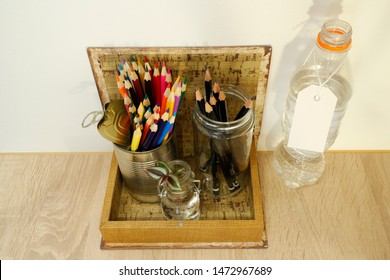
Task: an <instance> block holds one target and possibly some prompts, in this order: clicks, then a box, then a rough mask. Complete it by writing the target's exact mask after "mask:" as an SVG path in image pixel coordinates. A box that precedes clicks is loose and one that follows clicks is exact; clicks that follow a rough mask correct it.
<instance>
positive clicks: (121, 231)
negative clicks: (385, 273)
mask: <svg viewBox="0 0 390 280" xmlns="http://www.w3.org/2000/svg"><path fill="white" fill-rule="evenodd" d="M87 52H88V57H89V60H90V63H91V68H92V72H93V75H94V78H95V82H96V86H97V89H98V93H99V98H100V101H101V104H102V107H104V105H105V104H106V103H107V102H110V101H111V100H116V99H120V98H121V96H120V94H119V91H118V88H117V85H116V80H115V68H116V65H117V64H118V63H120V61H121V59H125V60H129V57H130V55H134V56H137V57H141V58H142V57H143V56H146V57H147V58H148V59H149V61H152V62H154V61H160V62H161V61H163V60H165V61H167V64H168V66H170V67H171V69H172V75H173V78H175V77H177V76H178V75H181V76H182V77H184V76H188V85H187V91H186V95H185V98H184V100H183V103H182V105H181V107H180V112H179V114H180V116H181V117H180V118H177V120H176V122H175V137H176V143H177V144H176V147H177V149H178V155H179V158H181V159H184V160H186V161H187V162H191V161H192V159H193V155H194V149H193V131H192V129H193V126H192V110H193V107H194V106H195V88H196V87H201V88H204V80H203V79H204V71H205V68H206V66H207V67H208V68H209V69H210V72H211V76H212V79H213V82H214V81H217V82H219V83H220V84H234V85H237V86H240V87H242V88H244V89H245V90H246V91H247V92H248V93H249V94H250V95H251V96H252V97H253V99H255V105H254V106H255V129H254V141H253V147H252V151H251V153H252V154H251V165H250V166H251V183H250V186H249V187H248V188H247V190H246V191H243V192H241V193H240V194H239V195H238V196H237V197H234V198H231V199H224V200H222V201H221V202H219V203H216V202H214V201H213V199H210V198H208V197H206V196H202V201H201V204H202V208H201V212H202V215H201V219H200V220H198V221H183V222H180V221H166V220H163V218H162V215H161V212H159V211H160V210H159V205H158V204H154V205H153V204H142V203H138V202H137V201H135V200H133V199H132V198H131V196H130V195H129V193H128V192H127V189H126V187H124V185H123V182H122V178H121V174H120V172H119V169H118V164H117V161H116V158H115V156H114V155H113V159H112V164H111V171H110V177H109V181H108V184H107V193H106V197H105V201H104V206H103V212H102V217H101V224H100V231H101V233H102V248H106V249H108V248H136V247H142V248H145V247H175V248H195V247H202V248H204V247H206V248H210V247H239V248H253V247H256V248H258V247H266V246H267V241H266V238H265V230H264V216H263V210H262V197H261V188H260V184H259V174H258V168H257V159H256V142H257V139H258V136H259V134H260V127H261V120H262V113H263V106H264V100H265V93H266V88H267V81H268V72H269V67H270V60H271V52H272V49H271V47H270V46H239V47H195V48H193V47H188V48H88V49H87Z"/></svg>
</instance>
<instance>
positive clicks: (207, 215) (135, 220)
mask: <svg viewBox="0 0 390 280" xmlns="http://www.w3.org/2000/svg"><path fill="white" fill-rule="evenodd" d="M250 174H251V175H250V176H251V178H250V185H251V187H247V188H246V189H244V190H242V191H241V192H240V193H239V194H238V195H237V196H234V197H231V198H223V199H222V200H221V201H220V202H216V201H214V200H213V199H212V198H210V197H208V196H207V195H204V194H203V195H202V196H201V218H200V220H197V221H166V220H164V219H163V218H162V213H161V210H160V206H159V204H158V203H156V204H145V203H139V202H137V201H136V200H134V199H132V197H131V195H130V194H129V192H128V191H127V188H126V187H125V186H124V184H123V181H122V177H121V174H120V172H119V169H118V163H117V161H116V158H115V154H113V157H112V163H111V170H110V175H109V180H108V184H107V191H106V197H105V200H104V205H103V212H102V217H101V223H100V231H101V233H102V244H101V247H102V248H103V249H119V248H123V249H125V248H156V247H159V248H161V247H163V248H164V247H165V248H218V247H221V248H266V247H267V245H268V244H267V239H266V234H265V228H264V215H263V204H262V194H261V189H260V181H259V174H258V166H257V158H256V149H255V144H253V147H252V150H251V158H250Z"/></svg>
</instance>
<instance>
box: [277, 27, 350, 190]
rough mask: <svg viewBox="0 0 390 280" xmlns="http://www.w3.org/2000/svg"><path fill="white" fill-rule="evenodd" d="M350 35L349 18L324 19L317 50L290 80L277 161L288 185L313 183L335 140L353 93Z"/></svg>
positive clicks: (291, 186) (278, 169)
mask: <svg viewBox="0 0 390 280" xmlns="http://www.w3.org/2000/svg"><path fill="white" fill-rule="evenodd" d="M351 35H352V28H351V26H350V25H349V24H348V23H347V22H344V21H341V20H331V21H328V22H326V23H325V24H324V25H323V27H322V29H321V31H320V32H319V34H318V37H317V41H316V45H315V46H314V48H313V50H312V51H311V52H310V53H309V55H308V56H307V58H306V60H305V61H304V63H303V65H302V66H300V67H299V68H298V69H297V70H296V72H295V74H294V75H293V77H292V79H291V82H290V92H289V95H288V98H287V101H286V107H285V112H284V115H283V120H282V129H283V136H284V139H283V140H282V141H281V142H280V143H279V145H278V146H277V148H276V150H275V152H274V160H273V164H274V168H275V169H276V171H277V172H278V173H279V174H280V175H281V177H282V179H283V181H284V183H285V185H286V186H288V187H290V188H299V187H302V186H305V185H311V184H314V183H316V182H317V181H318V180H319V178H320V177H321V175H322V174H323V171H324V167H325V159H324V153H323V152H324V151H326V150H327V149H328V148H329V147H330V146H332V144H333V143H334V141H335V140H336V137H337V135H338V132H339V127H340V123H341V120H342V118H343V116H344V114H345V111H346V109H347V104H348V101H349V100H350V98H351V96H352V89H351V85H350V82H351V81H350V80H351V76H350V73H349V67H348V63H346V62H347V54H348V50H349V49H350V47H351ZM297 100H299V101H298V102H299V106H298V102H297ZM328 103H329V104H331V105H329V104H328ZM317 108H318V110H317ZM317 111H318V112H317ZM323 112H324V113H323ZM325 112H326V113H325ZM310 122H311V123H310ZM313 128H314V129H313ZM312 147H314V148H312Z"/></svg>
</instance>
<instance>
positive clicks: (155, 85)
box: [152, 62, 161, 106]
mask: <svg viewBox="0 0 390 280" xmlns="http://www.w3.org/2000/svg"><path fill="white" fill-rule="evenodd" d="M160 79H161V78H160V70H159V69H158V62H156V63H155V64H154V71H153V77H152V95H153V98H152V99H153V100H154V102H155V104H154V105H158V106H161V94H160V89H161V85H160V82H161V81H160Z"/></svg>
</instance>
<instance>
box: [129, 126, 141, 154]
mask: <svg viewBox="0 0 390 280" xmlns="http://www.w3.org/2000/svg"><path fill="white" fill-rule="evenodd" d="M141 137H142V131H141V128H140V127H138V128H137V129H136V130H135V131H134V134H133V139H132V140H131V146H130V149H131V150H132V151H133V152H135V151H137V150H138V146H139V142H140V141H141Z"/></svg>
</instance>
